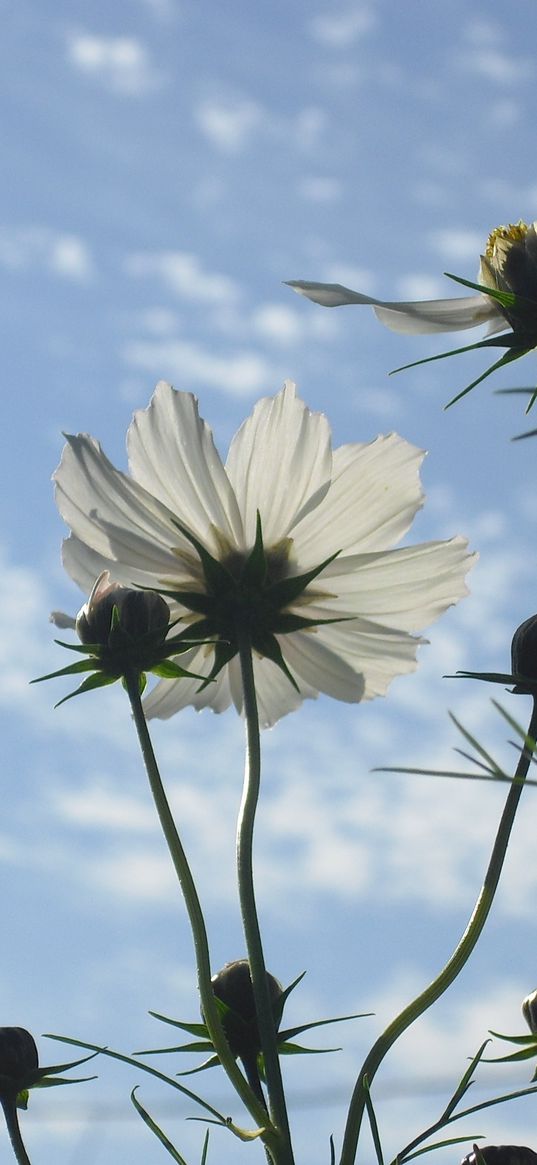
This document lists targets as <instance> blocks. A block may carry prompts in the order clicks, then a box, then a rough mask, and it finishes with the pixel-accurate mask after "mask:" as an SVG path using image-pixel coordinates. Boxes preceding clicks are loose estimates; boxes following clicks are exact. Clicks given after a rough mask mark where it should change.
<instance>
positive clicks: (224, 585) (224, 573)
mask: <svg viewBox="0 0 537 1165" xmlns="http://www.w3.org/2000/svg"><path fill="white" fill-rule="evenodd" d="M172 522H173V525H174V526H177V529H178V530H180V532H181V534H182V535H183V537H184V538H186V540H187V542H190V545H191V546H193V547H194V550H196V551H197V553H198V555H199V558H200V562H201V565H202V569H203V573H204V575H205V581H206V583H207V587H208V589H209V591H214V592H215V593H216V594H218V593H219V592H221V591H222V589H226V590H227V589H228V588H229V586H230V585H231V586H232V585H233V581H234V580H233V576H232V575H231V574H230V572H229V570H228V569H227V567H225V566H223V564H222V563H221V562H219V561H218V559H217V558H213V556H212V554H210V553H209V551H208V550H207V549H206V547H205V546H204V545H203V542H200V541H199V538H196V537H195V535H194V534H191V533H190V531H189V530H187V528H186V526H183V524H182V523H181V522H179V521H178V520H177V518H172ZM161 594H165V592H164V591H161Z"/></svg>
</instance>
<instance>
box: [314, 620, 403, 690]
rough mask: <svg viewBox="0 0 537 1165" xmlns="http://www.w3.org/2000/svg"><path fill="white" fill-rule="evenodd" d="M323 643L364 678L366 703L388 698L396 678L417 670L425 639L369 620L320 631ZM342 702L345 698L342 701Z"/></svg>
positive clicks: (324, 628)
mask: <svg viewBox="0 0 537 1165" xmlns="http://www.w3.org/2000/svg"><path fill="white" fill-rule="evenodd" d="M317 634H318V636H319V639H320V640H321V641H322V642H323V643H324V644H325V645H326V647H328V648H329V650H330V651H331V652H333V653H334V655H339V656H341V658H342V659H343V660H345V661H346V663H347V664H348V665H349V667H351V668H352V669H353V670H354V671H355V672H356V673H357V674H358V675H362V676H363V678H364V684H365V686H364V692H363V695H362V699H364V700H372V699H373V698H374V697H375V696H384V695H385V693H386V691H387V689H388V687H389V685H390V684H391V682H392V680H393V679H394V678H395V676H399V675H404V674H406V673H408V672H413V671H415V670H416V667H417V663H416V652H417V649H418V647H419V646H420V644H423V643H426V640H424V639H417V638H414V636H411V635H408V634H407V633H406V632H405V631H396V630H392V629H391V628H389V627H382V626H381V625H379V624H378V623H370V622H368V621H367V620H366V619H353V620H352V621H351V622H348V623H331V624H328V625H326V626H323V627H319V628H318V629H317ZM340 698H341V697H340Z"/></svg>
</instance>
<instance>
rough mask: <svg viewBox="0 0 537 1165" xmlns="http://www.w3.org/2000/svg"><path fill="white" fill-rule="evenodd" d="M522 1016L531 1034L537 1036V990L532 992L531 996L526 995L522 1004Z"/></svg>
mask: <svg viewBox="0 0 537 1165" xmlns="http://www.w3.org/2000/svg"><path fill="white" fill-rule="evenodd" d="M522 1015H523V1016H524V1019H525V1020H526V1023H527V1025H528V1027H529V1029H530V1032H533V1034H534V1035H537V990H536V991H532V992H531V995H526V998H525V1000H524V1002H523V1004H522Z"/></svg>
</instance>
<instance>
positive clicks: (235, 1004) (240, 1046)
mask: <svg viewBox="0 0 537 1165" xmlns="http://www.w3.org/2000/svg"><path fill="white" fill-rule="evenodd" d="M266 975H267V986H268V989H269V994H270V999H271V1003H272V1009H273V1014H274V1020H275V1024H276V1028H277V1027H278V1024H279V1022H280V1019H281V1006H280V1007H278V1003H279V1001H280V999H281V997H282V995H283V988H282V985H281V983H279V982H278V980H277V979H275V978H274V975H270V974H269V973H268V971H267V972H266ZM211 982H212V985H213V991H214V994H215V995H216V997H217V999H220V1000H221V1001H222V1003H225V1004H226V1007H227V1008H229V1010H228V1011H227V1012H226V1013H225V1014H224V1015H223V1016H222V1027H223V1028H224V1031H225V1033H226V1037H227V1040H228V1043H229V1046H230V1048H231V1051H232V1052H233V1055H234V1056H240V1058H241V1059H244V1058H245V1057H246V1058H247V1059H250V1058H251V1057H252V1056H254V1057H255V1056H257V1055H258V1053H259V1052H260V1050H261V1042H260V1039H259V1030H258V1026H257V1018H256V1012H255V1000H254V992H253V987H252V980H251V978H250V967H249V964H248V960H247V959H236V960H235V961H234V962H232V963H226V965H225V967H223V968H222V970H221V971H219V972H218V974H217V975H213V978H212V980H211Z"/></svg>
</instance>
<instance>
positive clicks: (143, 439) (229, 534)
mask: <svg viewBox="0 0 537 1165" xmlns="http://www.w3.org/2000/svg"><path fill="white" fill-rule="evenodd" d="M127 448H128V453H129V465H130V469H131V472H132V474H133V477H134V478H135V479H136V481H137V482H139V483H140V485H142V486H144V488H145V489H146V490H148V491H149V493H151V494H153V496H154V497H156V498H158V499H159V501H161V502H162V503H163V504H164V505H165V506H166V507H167V508H168V509H169V510H171V512H172V513H173V514H175V515H176V516H177V517H178V518H179V520H180V521H181V522H183V523H184V525H186V526H188V527H189V529H190V530H191V531H192V533H194V534H196V535H197V536H198V538H201V539H202V540H203V541H204V542H205V544H206V545H207V547H208V549H209V550H211V552H212V553H214V552H215V550H217V549H218V543H215V541H214V538H213V536H212V532H211V526H215V527H216V528H217V530H219V531H221V532H222V534H223V535H224V537H225V538H226V539H227V540H228V541H229V542H231V543H232V544H234V543H235V544H238V545H241V544H242V541H243V531H242V521H241V516H240V512H239V509H238V507H237V502H236V500H235V496H234V493H233V489H232V486H231V485H230V482H229V479H228V477H227V475H226V471H225V469H224V466H223V464H222V461H221V458H220V456H219V454H218V452H217V450H216V448H215V444H214V440H213V435H212V432H211V430H210V428H209V426H208V425H207V424H206V423H205V421H203V420H202V419H201V417H200V415H199V412H198V402H197V400H196V397H195V396H193V395H192V394H191V393H189V392H176V391H175V389H173V388H172V387H171V385H169V384H167V383H166V381H164V380H161V381H160V382H159V384H158V385H157V387H156V390H155V392H154V394H153V397H152V399H151V401H150V404H149V406H148V408H147V409H140V410H139V411H138V412H136V413H135V414H134V418H133V421H132V424H131V425H130V428H129V431H128V434H127Z"/></svg>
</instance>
